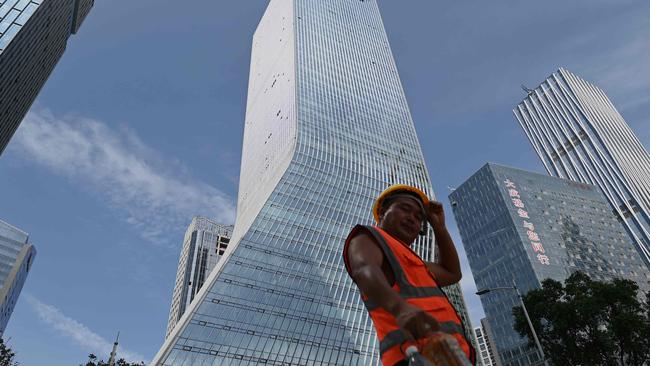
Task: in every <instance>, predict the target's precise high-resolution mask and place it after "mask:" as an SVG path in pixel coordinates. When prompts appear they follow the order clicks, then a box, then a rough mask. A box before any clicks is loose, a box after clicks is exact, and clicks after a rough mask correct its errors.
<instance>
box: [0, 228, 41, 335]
mask: <svg viewBox="0 0 650 366" xmlns="http://www.w3.org/2000/svg"><path fill="white" fill-rule="evenodd" d="M28 239H29V237H28V235H27V234H26V233H24V232H22V231H21V230H19V229H17V228H15V227H13V226H11V225H9V224H7V223H6V222H4V221H2V220H0V284H2V287H1V288H0V336H2V334H3V333H4V331H5V328H6V327H7V323H8V322H9V318H10V317H11V313H12V312H13V311H14V307H15V306H16V302H17V301H18V296H19V295H20V291H21V290H22V289H23V284H24V283H25V280H26V279H27V275H28V274H29V270H30V269H31V267H32V263H33V262H34V257H36V249H34V246H32V245H31V244H29V243H28Z"/></svg>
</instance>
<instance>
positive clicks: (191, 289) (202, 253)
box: [165, 216, 232, 338]
mask: <svg viewBox="0 0 650 366" xmlns="http://www.w3.org/2000/svg"><path fill="white" fill-rule="evenodd" d="M231 237H232V226H227V225H222V224H218V223H216V222H214V221H212V220H210V219H208V218H206V217H201V216H196V217H194V218H193V219H192V222H191V223H190V226H189V227H188V228H187V231H186V232H185V238H184V240H183V247H182V248H181V255H180V258H179V259H178V270H177V272H176V284H175V285H174V293H173V295H172V305H171V308H170V310H169V321H168V323H167V332H166V334H165V338H167V336H169V333H170V332H171V331H172V330H173V329H174V327H175V326H176V323H177V322H178V319H180V318H181V316H183V314H184V313H185V309H187V307H188V306H189V304H190V303H191V302H192V300H194V296H196V294H197V293H198V292H199V290H200V289H201V287H203V284H204V283H205V280H206V279H207V277H208V276H209V275H210V272H212V270H213V269H214V267H215V266H216V265H217V263H218V262H219V260H220V259H221V257H222V256H223V255H224V254H225V252H226V249H227V248H228V243H230V238H231Z"/></svg>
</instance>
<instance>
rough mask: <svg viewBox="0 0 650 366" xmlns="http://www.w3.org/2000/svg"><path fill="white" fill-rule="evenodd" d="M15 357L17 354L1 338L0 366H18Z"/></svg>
mask: <svg viewBox="0 0 650 366" xmlns="http://www.w3.org/2000/svg"><path fill="white" fill-rule="evenodd" d="M14 357H16V354H15V353H14V352H13V351H12V350H11V348H9V346H7V345H6V344H5V341H4V339H2V338H0V366H18V362H16V361H15V360H14Z"/></svg>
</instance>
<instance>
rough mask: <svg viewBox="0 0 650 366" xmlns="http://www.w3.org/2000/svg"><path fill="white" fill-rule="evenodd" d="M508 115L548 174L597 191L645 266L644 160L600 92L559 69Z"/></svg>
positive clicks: (647, 174) (649, 259)
mask: <svg viewBox="0 0 650 366" xmlns="http://www.w3.org/2000/svg"><path fill="white" fill-rule="evenodd" d="M514 113H515V116H516V117H517V120H518V121H519V123H520V124H521V127H522V128H523V129H524V131H525V132H526V136H528V139H529V140H530V142H531V143H532V145H533V148H534V149H535V152H536V153H537V154H538V155H539V157H540V159H542V163H544V166H545V167H546V170H547V171H548V172H549V174H551V175H553V176H556V177H560V178H566V179H571V180H574V181H578V182H583V183H589V184H594V185H596V186H598V187H600V189H601V190H602V191H603V193H604V194H605V197H607V200H608V201H609V203H610V204H611V206H612V210H613V211H614V212H615V213H616V215H617V216H618V217H619V218H620V219H621V221H622V222H623V223H624V224H625V226H626V228H627V230H628V231H629V233H630V236H631V237H632V238H633V239H634V241H635V243H636V245H637V247H638V248H639V251H641V253H642V255H643V257H644V260H645V261H646V264H648V265H649V266H650V155H648V151H647V150H646V149H645V148H644V147H643V145H642V144H641V142H640V141H639V139H638V138H637V137H636V136H635V135H634V132H632V130H631V129H630V127H629V126H628V124H627V123H626V122H625V120H624V119H623V117H622V116H621V115H620V114H619V113H618V111H617V110H616V107H614V105H613V104H612V102H611V101H610V100H609V98H607V96H606V95H605V93H604V92H603V91H602V90H601V89H600V88H598V87H597V86H595V85H593V84H591V83H589V82H587V81H585V80H582V79H580V78H579V77H577V76H576V75H574V74H572V73H570V72H569V71H567V70H565V69H562V68H561V69H559V70H558V71H557V72H555V73H553V74H552V75H551V76H549V78H548V79H546V80H545V81H544V82H543V83H542V84H541V85H540V86H539V87H537V88H536V89H535V90H532V91H530V92H529V94H528V97H527V98H526V99H524V101H523V102H521V103H520V104H519V105H518V106H517V108H515V110H514Z"/></svg>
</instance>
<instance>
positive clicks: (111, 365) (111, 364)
mask: <svg viewBox="0 0 650 366" xmlns="http://www.w3.org/2000/svg"><path fill="white" fill-rule="evenodd" d="M119 339H120V332H119V331H118V332H117V337H115V343H113V350H112V351H111V357H110V358H109V359H108V366H115V356H116V355H117V344H118V341H119Z"/></svg>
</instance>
